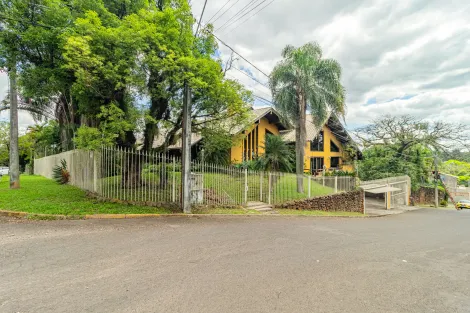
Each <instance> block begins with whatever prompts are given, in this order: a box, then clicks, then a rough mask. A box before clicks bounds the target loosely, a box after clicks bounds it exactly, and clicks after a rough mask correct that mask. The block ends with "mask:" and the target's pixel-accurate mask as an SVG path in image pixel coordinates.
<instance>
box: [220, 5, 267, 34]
mask: <svg viewBox="0 0 470 313" xmlns="http://www.w3.org/2000/svg"><path fill="white" fill-rule="evenodd" d="M266 1H268V0H263V1H261V2H260V3H258V5H257V6H255V7H254V8H251V10H250V11H248V12H246V13H245V14H243V15H242V16H240V17H239V18H237V19H236V20H234V21H233V22H231V23H230V24H228V25H227V26H225V27H226V28H227V27H230V26H232V25H233V24H235V23H236V22H238V21H239V20H241V19H242V18H244V17H245V16H246V15H248V14H249V13H250V12H252V11H253V10H255V9H256V8H257V7H259V6H260V5H262V4H263V3H265V2H266ZM220 29H221V28H219V30H220Z"/></svg>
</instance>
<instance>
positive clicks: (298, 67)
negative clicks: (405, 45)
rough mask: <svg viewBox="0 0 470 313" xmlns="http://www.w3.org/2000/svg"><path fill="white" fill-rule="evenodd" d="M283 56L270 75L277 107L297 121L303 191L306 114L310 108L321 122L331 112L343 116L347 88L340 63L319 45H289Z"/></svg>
mask: <svg viewBox="0 0 470 313" xmlns="http://www.w3.org/2000/svg"><path fill="white" fill-rule="evenodd" d="M282 57H283V60H282V61H280V62H279V63H278V64H277V65H276V66H275V68H274V69H273V71H272V73H271V75H270V82H269V84H270V87H271V92H272V94H273V100H274V103H275V107H276V108H277V109H278V110H279V111H280V112H281V114H283V115H284V116H285V117H286V118H288V119H289V120H291V121H293V122H294V124H295V136H296V141H295V153H296V172H297V174H298V175H299V177H298V179H297V191H298V192H303V179H302V177H301V175H303V173H304V157H305V145H306V140H307V138H306V123H307V120H306V115H307V110H309V111H310V112H311V113H312V115H313V116H314V117H315V124H316V125H317V126H320V125H322V124H323V122H324V121H325V119H326V118H327V117H328V114H329V112H332V113H335V114H337V115H340V116H344V113H345V109H346V105H345V103H344V88H343V86H342V85H341V82H340V80H341V66H340V65H339V63H338V62H336V61H335V60H332V59H323V58H322V57H323V54H322V50H321V48H320V46H319V45H318V44H317V43H308V44H306V45H304V46H302V47H300V48H295V47H293V46H286V47H285V48H284V50H283V51H282Z"/></svg>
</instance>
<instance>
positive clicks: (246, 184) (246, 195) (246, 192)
mask: <svg viewBox="0 0 470 313" xmlns="http://www.w3.org/2000/svg"><path fill="white" fill-rule="evenodd" d="M247 203H248V169H246V168H245V205H246V204H247Z"/></svg>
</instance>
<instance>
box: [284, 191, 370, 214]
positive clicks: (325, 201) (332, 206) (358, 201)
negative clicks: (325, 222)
mask: <svg viewBox="0 0 470 313" xmlns="http://www.w3.org/2000/svg"><path fill="white" fill-rule="evenodd" d="M276 208H279V209H292V210H312V211H313V210H318V211H328V212H333V211H343V212H359V213H364V191H363V190H355V191H349V192H342V193H337V194H332V195H328V196H321V197H315V198H310V199H305V200H294V201H289V202H285V203H283V204H279V205H276Z"/></svg>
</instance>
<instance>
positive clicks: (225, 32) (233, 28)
mask: <svg viewBox="0 0 470 313" xmlns="http://www.w3.org/2000/svg"><path fill="white" fill-rule="evenodd" d="M274 1H275V0H272V1H271V2H269V3H268V4H266V5H265V6H264V7H262V8H261V9H259V10H258V11H256V12H255V14H253V15H250V16H249V17H248V18H247V19H245V20H244V21H243V22H241V23H240V24H238V25H237V26H235V27H234V28H232V29H230V30H228V31H234V30H235V29H237V28H238V27H240V26H241V25H243V24H244V23H246V22H247V21H248V20H249V19H251V18H252V17H253V16H255V15H256V14H258V13H259V12H261V11H263V10H264V9H265V8H266V7H268V6H269V5H270V4H271V3H273V2H274ZM227 27H228V26H227ZM228 31H226V32H225V33H227V32H228Z"/></svg>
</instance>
